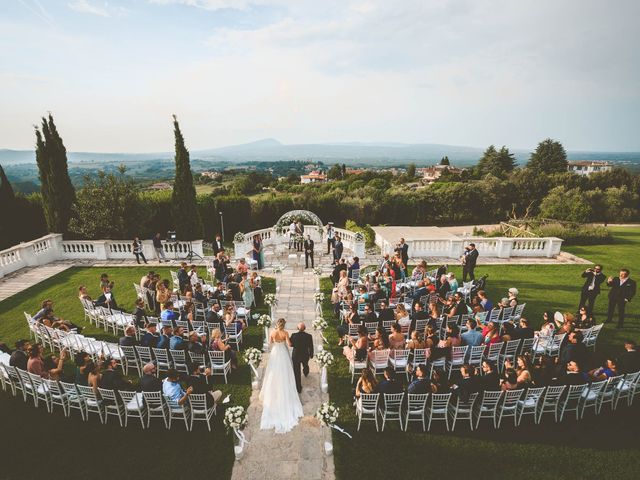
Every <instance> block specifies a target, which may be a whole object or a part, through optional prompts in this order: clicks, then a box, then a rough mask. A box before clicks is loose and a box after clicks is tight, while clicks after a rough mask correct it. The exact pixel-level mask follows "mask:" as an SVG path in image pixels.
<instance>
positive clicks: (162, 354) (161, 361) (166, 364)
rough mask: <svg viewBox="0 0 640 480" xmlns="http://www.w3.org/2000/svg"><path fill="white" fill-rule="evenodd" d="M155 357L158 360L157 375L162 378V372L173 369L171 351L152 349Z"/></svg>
mask: <svg viewBox="0 0 640 480" xmlns="http://www.w3.org/2000/svg"><path fill="white" fill-rule="evenodd" d="M151 350H152V351H153V356H154V357H155V358H156V367H157V368H156V375H157V376H160V373H161V372H166V371H167V370H169V369H170V368H173V364H172V362H171V359H170V358H169V351H168V350H165V349H164V348H152V349H151Z"/></svg>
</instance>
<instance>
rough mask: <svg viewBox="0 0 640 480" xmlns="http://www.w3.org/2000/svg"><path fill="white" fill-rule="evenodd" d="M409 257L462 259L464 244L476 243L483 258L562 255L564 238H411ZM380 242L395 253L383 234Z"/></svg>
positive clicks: (408, 242)
mask: <svg viewBox="0 0 640 480" xmlns="http://www.w3.org/2000/svg"><path fill="white" fill-rule="evenodd" d="M406 243H407V244H408V245H409V257H443V258H459V257H460V256H461V255H462V253H463V252H464V247H465V246H466V245H468V244H469V243H475V244H476V248H477V249H478V251H479V252H480V256H481V257H498V258H511V257H548V258H552V257H555V256H556V255H559V254H560V248H561V247H562V239H560V238H557V237H544V238H508V237H465V238H444V239H443V238H439V239H424V240H422V239H421V240H407V242H406ZM376 244H377V245H378V246H379V247H380V249H381V250H382V252H383V253H389V254H392V253H393V251H394V248H395V245H391V244H390V243H389V242H388V241H386V240H385V239H384V238H382V237H381V236H379V235H376Z"/></svg>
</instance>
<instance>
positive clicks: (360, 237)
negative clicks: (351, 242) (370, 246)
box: [355, 232, 364, 242]
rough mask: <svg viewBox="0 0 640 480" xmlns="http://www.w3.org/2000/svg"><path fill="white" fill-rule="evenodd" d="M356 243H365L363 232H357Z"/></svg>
mask: <svg viewBox="0 0 640 480" xmlns="http://www.w3.org/2000/svg"><path fill="white" fill-rule="evenodd" d="M355 241H356V242H364V234H363V233H362V232H356V234H355Z"/></svg>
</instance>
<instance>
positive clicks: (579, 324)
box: [574, 306, 596, 330]
mask: <svg viewBox="0 0 640 480" xmlns="http://www.w3.org/2000/svg"><path fill="white" fill-rule="evenodd" d="M595 324H596V322H595V320H594V318H593V315H592V314H590V313H589V310H588V309H587V307H585V306H583V307H580V308H579V309H578V316H577V317H576V320H575V323H574V326H575V328H577V329H580V330H586V329H588V328H591V327H593V326H594V325H595Z"/></svg>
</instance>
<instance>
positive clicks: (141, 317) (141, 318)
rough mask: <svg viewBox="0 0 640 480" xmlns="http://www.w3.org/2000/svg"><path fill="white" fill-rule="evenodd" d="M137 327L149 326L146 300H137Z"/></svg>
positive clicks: (135, 311)
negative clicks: (145, 305)
mask: <svg viewBox="0 0 640 480" xmlns="http://www.w3.org/2000/svg"><path fill="white" fill-rule="evenodd" d="M133 316H134V318H135V323H136V327H138V328H145V326H146V325H147V313H146V312H145V311H144V300H143V299H141V298H137V299H136V309H135V310H134V311H133Z"/></svg>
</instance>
